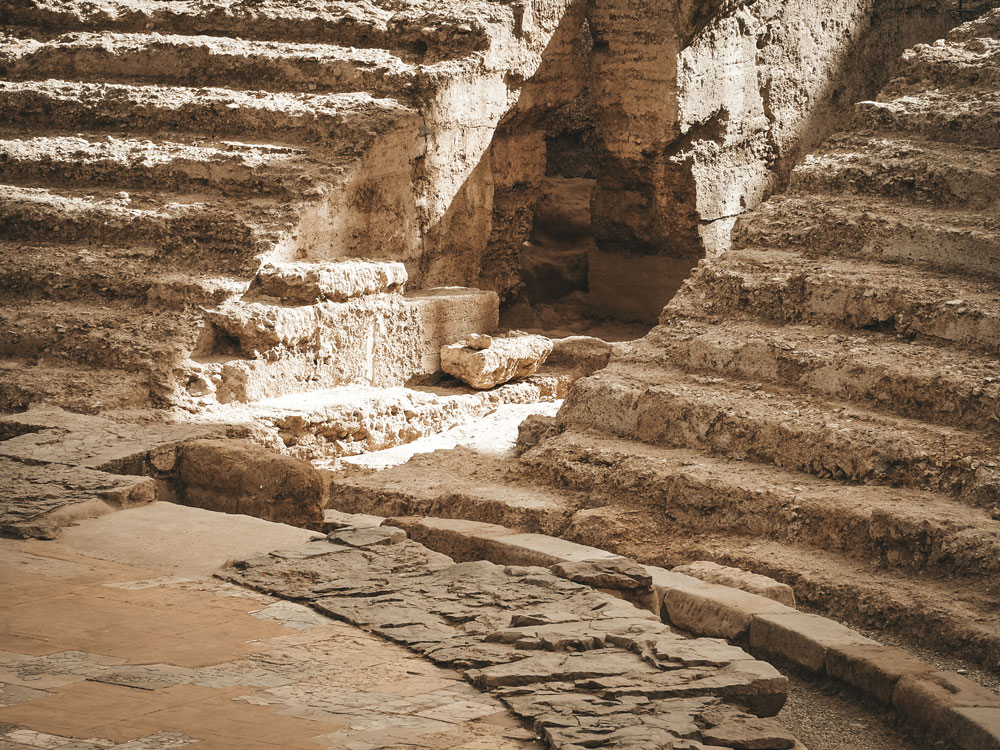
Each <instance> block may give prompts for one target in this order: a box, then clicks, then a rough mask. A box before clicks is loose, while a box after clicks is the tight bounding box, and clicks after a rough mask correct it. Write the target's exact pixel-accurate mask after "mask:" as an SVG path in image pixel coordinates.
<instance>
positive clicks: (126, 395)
mask: <svg viewBox="0 0 1000 750" xmlns="http://www.w3.org/2000/svg"><path fill="white" fill-rule="evenodd" d="M153 398H154V393H153V387H152V384H151V383H150V380H149V378H148V377H147V375H146V373H143V372H127V371H125V370H113V369H107V368H86V369H84V368H81V367H80V366H79V365H75V364H73V363H57V364H52V365H50V364H36V363H34V362H33V361H30V360H23V359H0V412H19V411H23V410H24V409H26V408H27V407H28V406H29V405H30V404H32V403H37V402H39V401H44V402H45V403H48V404H54V405H56V406H61V407H63V408H65V409H69V410H70V411H75V412H91V411H93V412H100V413H109V412H116V411H122V410H138V409H145V408H148V406H149V404H150V401H151V400H152V399H153Z"/></svg>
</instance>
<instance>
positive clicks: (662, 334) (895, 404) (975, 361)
mask: <svg viewBox="0 0 1000 750" xmlns="http://www.w3.org/2000/svg"><path fill="white" fill-rule="evenodd" d="M647 341H648V342H649V343H651V344H655V346H656V348H657V350H658V351H657V350H653V348H652V347H646V349H645V352H644V353H645V354H646V355H647V356H651V357H662V358H663V360H664V361H668V360H669V361H671V362H673V363H674V364H675V365H677V366H680V367H682V368H683V369H685V370H687V371H689V372H697V373H703V374H707V373H711V372H718V373H720V374H724V375H726V376H728V377H734V378H737V379H743V380H752V381H766V382H773V383H778V384H782V385H786V386H791V387H796V388H802V389H805V390H809V391H813V392H816V393H823V394H827V395H828V396H830V397H832V398H835V399H838V400H845V401H847V400H850V401H855V402H861V403H865V404H867V405H868V406H870V407H873V408H875V409H877V410H884V411H887V412H890V413H893V414H896V415H898V416H902V417H906V418H909V419H921V420H925V421H928V422H936V423H939V424H948V425H952V426H955V427H958V428H961V429H971V430H985V431H994V430H996V429H997V428H998V427H1000V358H998V357H996V356H990V355H989V354H985V353H972V352H968V351H965V350H964V349H961V348H959V347H955V346H950V345H948V344H945V343H941V344H939V343H936V342H933V341H915V340H913V339H912V338H909V337H906V336H900V335H892V334H883V333H879V332H877V331H867V330H858V329H851V328H833V327H825V326H809V325H773V324H770V323H767V322H763V321H757V320H735V321H727V322H724V321H718V322H714V321H713V322H709V321H700V320H696V319H693V318H691V317H680V316H678V317H671V316H666V317H665V318H664V320H663V323H662V325H661V326H660V327H658V328H656V329H654V330H653V332H652V333H651V334H650V335H649V336H648V337H647Z"/></svg>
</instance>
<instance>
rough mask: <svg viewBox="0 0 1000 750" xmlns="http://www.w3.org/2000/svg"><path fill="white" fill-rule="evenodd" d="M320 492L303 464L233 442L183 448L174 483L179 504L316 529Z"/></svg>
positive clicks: (314, 474) (321, 485)
mask: <svg viewBox="0 0 1000 750" xmlns="http://www.w3.org/2000/svg"><path fill="white" fill-rule="evenodd" d="M325 487H326V483H325V482H324V481H323V479H322V476H321V474H320V472H319V471H317V470H316V469H315V468H313V466H312V465H311V464H309V463H308V462H307V461H303V460H301V459H297V458H292V457H290V456H281V455H277V454H275V453H273V452H271V451H269V450H267V449H265V448H260V447H258V446H255V445H252V444H250V443H245V442H242V441H239V440H193V441H191V442H189V443H187V444H185V445H184V446H183V447H182V448H181V453H180V461H179V464H178V470H177V475H176V477H175V480H174V489H175V490H176V493H177V498H178V501H179V502H180V503H181V504H182V505H190V506H193V507H196V508H204V509H206V510H216V511H221V512H223V513H241V514H243V515H247V516H255V517H257V518H262V519H264V520H265V521H274V522H277V523H287V524H291V525H293V526H314V525H315V526H318V525H320V524H322V522H323V509H324V506H325V505H326V492H325Z"/></svg>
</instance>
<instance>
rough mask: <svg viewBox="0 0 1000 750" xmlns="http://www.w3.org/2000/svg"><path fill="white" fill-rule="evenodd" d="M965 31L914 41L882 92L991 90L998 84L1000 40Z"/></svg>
mask: <svg viewBox="0 0 1000 750" xmlns="http://www.w3.org/2000/svg"><path fill="white" fill-rule="evenodd" d="M969 31H971V30H968V31H965V32H963V33H961V34H960V36H961V37H962V38H959V37H949V38H948V39H947V40H944V39H942V40H940V41H937V42H935V43H934V44H918V45H917V46H916V47H913V48H911V49H908V50H906V52H904V53H903V54H902V56H901V58H900V61H899V63H898V69H897V71H896V76H895V77H894V78H893V80H892V81H890V82H889V84H888V85H887V86H886V89H885V91H886V92H888V93H890V94H893V95H896V96H899V95H901V94H905V93H909V92H912V91H926V90H929V89H941V88H956V89H979V90H995V89H996V88H997V87H998V86H1000V39H997V38H996V37H995V36H991V35H988V34H984V35H981V36H980V35H975V34H974V32H973V33H969Z"/></svg>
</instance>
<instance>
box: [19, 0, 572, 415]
mask: <svg viewBox="0 0 1000 750" xmlns="http://www.w3.org/2000/svg"><path fill="white" fill-rule="evenodd" d="M577 6H579V3H570V2H565V1H563V0H552V1H544V2H536V3H533V4H530V5H527V6H522V5H518V4H511V3H492V2H474V3H471V4H468V3H463V4H461V5H449V4H447V3H444V2H422V3H416V4H402V5H401V4H398V3H393V2H389V1H388V0H378V1H377V2H366V3H354V2H350V3H347V2H336V1H334V0H331V1H330V2H322V3H315V4H310V5H309V6H302V5H301V4H300V3H294V2H287V1H283V0H264V2H258V1H251V0H238V1H236V2H233V1H232V0H222V1H220V2H213V3H211V4H205V3H196V2H186V1H184V0H182V1H181V2H170V3H132V2H128V1H127V0H102V1H101V2H98V3H91V2H75V1H74V0H12V2H8V3H4V8H3V9H2V10H0V32H2V35H0V122H2V123H3V125H2V127H0V295H2V297H3V299H4V305H3V309H2V310H0V330H2V331H3V335H2V336H0V409H4V410H9V409H12V408H22V407H24V406H25V405H26V404H27V403H29V402H36V401H49V402H53V403H56V404H59V405H62V406H66V407H68V408H72V409H77V410H86V411H92V412H106V411H111V410H120V409H126V410H127V409H142V408H146V407H150V406H152V407H156V408H163V407H182V408H184V409H188V410H195V409H198V408H204V407H211V406H214V405H215V404H221V403H231V402H242V401H253V400H257V399H262V398H271V397H279V396H285V395H287V394H290V393H296V392H303V391H314V390H318V389H323V388H330V387H334V386H338V385H341V384H344V383H361V384H366V385H375V386H383V385H394V386H398V385H402V384H403V383H405V382H406V381H407V380H408V379H409V378H410V377H412V376H413V375H419V374H421V373H426V372H429V371H433V370H436V369H437V361H436V357H435V353H436V351H437V349H439V347H440V346H441V344H443V343H447V342H450V341H451V340H454V339H455V338H457V337H459V336H461V335H464V334H465V333H467V332H470V331H484V330H491V329H492V328H494V327H495V326H496V324H497V304H498V303H497V296H496V294H495V293H494V292H493V291H492V290H489V289H485V290H481V289H476V288H474V285H475V283H477V281H478V278H479V271H480V268H479V266H478V263H479V261H480V260H481V257H480V256H481V255H482V249H483V248H482V247H480V248H479V252H478V254H477V252H476V247H475V246H474V243H473V244H472V245H471V246H470V241H469V237H470V232H472V233H474V232H479V234H480V235H482V237H481V240H482V241H481V245H482V246H483V247H484V246H485V244H486V239H487V235H488V234H489V211H483V212H480V213H482V214H483V222H485V225H484V226H471V225H472V224H474V222H470V220H469V216H468V212H467V211H466V210H465V208H466V205H467V203H468V202H470V201H473V200H480V201H485V202H488V201H489V200H491V199H492V193H490V192H489V191H487V190H486V188H485V187H484V186H489V188H490V189H491V190H492V187H493V184H494V181H496V180H495V178H496V175H493V174H490V173H489V169H490V167H489V163H490V149H491V143H492V140H493V139H494V136H495V132H496V130H497V127H498V125H499V123H500V120H501V118H502V117H503V116H505V115H507V114H508V113H509V112H510V111H511V110H512V109H513V107H514V105H515V104H516V103H517V100H518V96H519V95H520V94H521V93H522V92H521V89H522V88H524V85H525V84H524V83H523V82H524V81H525V80H528V79H530V78H531V77H532V76H533V75H534V74H535V73H536V72H537V71H538V70H539V68H540V67H542V66H543V63H544V65H546V66H548V68H551V67H552V65H553V64H554V63H553V61H552V58H553V57H556V58H558V50H559V49H560V44H562V42H563V41H565V42H566V44H567V45H568V43H569V41H571V40H572V38H573V36H575V34H576V31H577V29H578V28H579V23H580V21H581V20H582V16H581V15H580V14H581V13H582V7H577ZM557 37H558V38H557ZM564 37H565V39H564ZM543 51H544V52H545V53H546V55H547V56H548V57H546V58H545V59H543V55H542V53H543ZM548 68H546V69H548ZM508 84H509V85H508ZM547 101H548V100H546V103H547ZM473 105H474V106H473ZM526 106H527V105H526ZM539 138H541V134H540V135H539ZM484 164H485V166H484ZM507 177H510V176H509V175H508V176H507ZM470 196H472V197H470ZM452 223H455V224H456V225H460V226H463V227H465V231H464V233H463V232H457V233H454V234H455V235H456V236H455V237H454V238H452V237H451V234H452V233H450V232H449V231H448V230H449V229H450V227H451V225H452ZM481 223H482V222H481ZM484 232H485V234H484ZM450 242H453V243H454V245H455V246H454V247H453V246H452V245H449V243H450ZM459 246H460V247H461V248H462V250H463V251H466V252H465V254H464V255H462V254H461V253H460V252H458V251H457V250H456V247H459ZM304 267H305V268H304ZM265 268H266V269H267V271H266V273H267V275H268V278H269V279H270V281H271V283H270V284H269V285H264V286H262V285H261V284H251V282H252V281H253V280H254V279H255V278H257V276H258V272H259V271H262V269H265ZM310 268H311V272H312V273H313V276H314V277H315V276H316V275H317V274H318V277H322V279H323V280H322V281H321V282H316V278H313V277H310V276H309V274H310ZM307 277H309V279H307ZM390 277H391V279H392V281H391V283H389V282H385V283H381V282H373V283H369V281H370V280H371V279H383V281H384V280H385V279H388V278H390ZM283 278H284V281H281V279H283ZM276 279H277V280H278V281H275V280H276ZM310 279H311V280H310ZM366 280H368V281H366ZM279 282H280V283H279ZM317 283H318V286H317ZM265 286H266V288H265ZM303 289H306V292H305V296H303V291H302V290H303ZM275 290H283V291H278V292H275ZM310 290H312V291H310ZM312 292H316V293H315V294H313V293H312ZM310 295H312V296H310Z"/></svg>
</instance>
